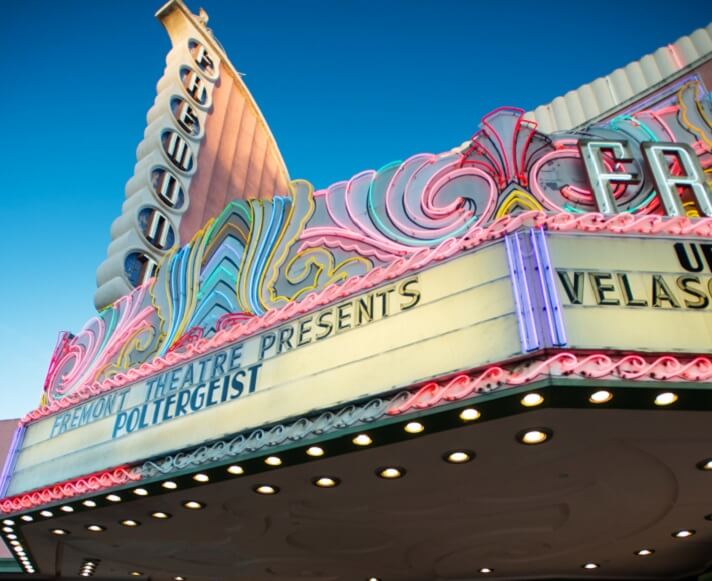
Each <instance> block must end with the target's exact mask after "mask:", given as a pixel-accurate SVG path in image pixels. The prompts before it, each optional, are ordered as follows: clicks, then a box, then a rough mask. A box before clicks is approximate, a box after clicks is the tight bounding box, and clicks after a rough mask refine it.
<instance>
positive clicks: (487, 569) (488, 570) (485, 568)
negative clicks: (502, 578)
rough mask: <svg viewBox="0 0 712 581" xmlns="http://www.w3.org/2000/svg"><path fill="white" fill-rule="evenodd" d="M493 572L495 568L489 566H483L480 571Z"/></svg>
mask: <svg viewBox="0 0 712 581" xmlns="http://www.w3.org/2000/svg"><path fill="white" fill-rule="evenodd" d="M493 572H494V569H490V568H489V567H482V569H480V573H485V574H487V573H493Z"/></svg>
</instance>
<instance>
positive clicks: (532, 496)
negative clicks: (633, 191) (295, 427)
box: [21, 382, 712, 581]
mask: <svg viewBox="0 0 712 581" xmlns="http://www.w3.org/2000/svg"><path fill="white" fill-rule="evenodd" d="M601 385H602V384H601V382H586V385H581V384H579V385H559V386H557V387H541V386H540V389H538V390H536V391H537V393H539V394H541V395H543V396H544V403H542V404H541V405H540V406H537V407H534V408H530V409H527V408H524V407H523V406H522V405H521V403H520V400H521V398H522V397H523V395H525V394H526V393H529V392H531V391H532V389H531V387H529V388H528V389H524V390H523V389H517V390H511V391H508V392H506V393H502V392H499V393H497V392H494V393H492V394H490V395H485V396H479V397H478V398H477V409H478V411H480V413H481V414H482V415H481V417H480V418H479V419H477V420H473V421H463V420H462V419H461V418H460V416H459V414H460V412H461V411H462V410H463V409H467V408H468V403H469V402H460V403H459V404H458V405H457V406H456V407H453V406H447V407H443V408H438V410H437V413H433V412H430V413H421V414H419V415H418V416H417V420H418V421H419V422H420V423H421V424H422V425H423V426H424V428H425V429H424V431H422V432H421V433H419V434H409V433H407V432H405V431H404V426H405V425H406V423H407V422H409V421H413V419H414V418H416V416H414V415H412V414H411V415H409V416H408V418H407V420H406V419H404V418H401V417H397V418H389V419H388V420H385V421H382V422H379V423H377V424H375V425H373V426H369V429H368V430H367V431H366V433H368V434H369V436H370V437H371V438H372V439H373V444H371V445H370V446H366V447H358V446H355V445H353V444H352V443H351V440H352V438H353V436H354V435H356V434H358V433H361V432H362V431H363V430H364V428H363V427H361V432H359V431H358V430H356V431H353V430H350V431H348V432H346V431H341V432H339V433H337V434H336V435H334V434H332V435H331V439H329V440H324V439H319V438H317V439H312V440H310V441H308V442H301V443H300V444H299V445H292V446H291V447H290V446H285V447H282V448H280V449H272V450H271V451H269V452H267V453H264V454H261V455H254V456H253V457H252V458H251V459H247V460H246V461H245V462H241V466H242V467H243V468H244V470H245V473H244V474H243V475H238V476H234V475H230V474H228V473H227V472H226V468H227V464H223V465H219V464H212V465H203V466H202V467H200V469H198V468H193V469H192V470H185V471H183V472H182V473H178V474H176V473H174V474H172V475H171V476H170V477H169V478H170V479H171V480H172V481H174V482H176V483H177V484H178V488H177V490H174V491H166V490H165V489H164V488H162V487H161V485H160V483H161V482H163V481H165V480H166V477H164V478H162V479H156V480H154V481H153V482H151V483H148V484H146V483H142V484H141V486H142V487H143V488H145V489H146V490H147V491H148V492H149V494H148V496H145V497H137V496H136V495H135V494H134V493H132V489H133V488H135V485H134V487H133V488H129V489H123V490H114V491H113V492H114V493H115V494H118V495H119V496H120V497H121V498H122V501H121V502H117V503H112V502H109V501H107V500H106V499H105V496H106V493H104V494H102V495H99V496H97V497H93V498H94V499H95V500H96V502H97V503H98V506H97V507H96V508H93V509H86V508H84V507H82V505H81V504H80V502H79V501H78V500H76V501H73V502H69V503H65V504H69V505H71V506H73V507H76V509H75V511H74V512H73V513H71V514H65V513H62V512H61V510H59V507H58V506H54V507H49V508H50V510H51V511H52V512H53V514H54V516H53V517H52V518H47V519H45V518H42V517H41V516H40V515H39V513H37V514H35V513H32V514H34V515H35V521H33V522H31V523H23V526H22V527H21V533H22V536H23V537H24V539H25V541H26V544H27V545H30V546H32V548H33V558H34V559H35V561H36V566H37V569H38V573H40V575H38V576H36V578H50V577H52V578H54V577H53V576H55V575H58V576H60V577H61V578H63V579H65V578H66V579H71V578H74V577H76V578H79V576H78V575H79V572H80V569H81V567H82V564H83V563H84V562H85V561H86V560H93V561H97V562H98V565H97V567H96V569H95V574H94V576H95V577H97V578H103V579H128V578H150V579H155V580H163V579H166V580H168V579H173V578H175V577H176V576H180V577H184V578H185V579H190V580H206V581H207V580H209V579H216V578H220V579H250V580H264V581H268V580H270V581H272V580H274V581H277V580H279V581H287V580H298V579H316V580H330V581H336V580H339V581H341V580H344V581H346V580H353V579H364V580H365V579H369V578H370V577H376V578H378V579H383V580H388V581H390V580H403V581H405V580H408V581H417V580H423V581H425V580H432V579H442V580H465V579H479V578H483V577H487V578H489V577H492V578H498V579H531V578H541V576H542V575H545V576H546V578H548V579H550V578H562V579H569V578H571V579H573V578H598V579H686V578H688V577H689V578H691V577H693V576H694V575H696V574H699V573H700V572H701V571H704V570H705V567H707V566H709V564H710V552H709V546H710V543H712V521H710V520H706V519H705V516H706V515H709V514H710V512H712V505H711V504H710V502H709V474H708V473H706V472H705V471H702V470H700V469H698V467H697V464H698V463H699V462H700V461H701V460H702V459H704V458H706V457H707V456H708V455H709V450H710V448H711V447H712V437H711V436H710V432H709V419H708V417H707V414H705V413H703V412H699V411H695V409H696V408H697V409H702V408H703V407H704V405H705V403H706V401H707V398H708V396H706V395H705V394H704V391H703V390H700V389H689V386H688V389H687V390H684V389H682V390H677V393H678V394H679V395H680V399H679V401H678V402H676V404H675V406H674V407H675V408H676V409H660V408H656V407H655V405H654V404H653V403H652V402H653V399H654V397H655V396H656V394H658V393H660V391H661V390H660V389H659V388H657V387H654V386H652V385H651V387H649V388H647V387H645V388H644V387H640V386H638V387H634V386H630V387H621V386H620V385H618V386H617V387H616V388H615V389H614V388H609V389H610V390H611V393H613V394H614V397H613V399H612V400H611V401H610V402H608V403H606V404H598V405H594V404H591V403H589V402H588V399H587V398H588V397H589V396H590V394H591V393H592V391H595V390H596V389H599V388H600V387H601ZM666 387H667V389H671V388H673V389H676V388H675V387H674V386H671V385H669V384H668V385H667V386H666ZM532 428H542V429H546V430H550V431H551V434H552V435H551V437H550V439H549V440H548V441H546V442H544V443H541V444H537V445H525V444H522V443H520V442H519V441H517V435H518V434H520V433H521V432H522V431H524V430H529V429H532ZM314 445H318V446H320V447H321V448H322V449H323V450H324V452H325V454H324V456H322V457H321V458H310V457H309V456H308V455H307V454H306V452H305V451H306V450H307V448H308V447H310V446H314ZM460 450H465V451H468V452H470V453H473V459H472V460H471V461H470V462H466V463H463V464H452V463H449V462H447V461H445V459H444V455H445V454H447V453H449V452H452V451H460ZM268 455H272V456H278V457H280V459H282V461H283V464H282V465H281V466H279V467H275V468H272V467H269V466H266V465H265V463H264V460H265V458H266V457H267V456H268ZM390 466H395V467H400V468H402V469H404V470H405V472H404V476H403V477H402V478H399V479H393V480H387V479H383V478H380V477H378V476H377V474H376V472H377V471H378V470H379V469H380V468H383V467H390ZM196 473H201V474H206V475H208V477H209V478H210V481H209V482H207V483H204V484H199V483H196V482H195V481H194V480H193V476H194V475H195V474H196ZM322 476H329V477H332V478H335V479H338V481H339V482H340V483H339V485H338V486H336V487H333V488H319V487H317V486H315V485H314V484H313V481H314V479H316V478H319V477H322ZM261 484H269V485H271V486H276V487H278V488H279V492H278V493H277V494H275V495H271V496H267V495H260V494H258V493H256V492H255V490H254V489H255V487H256V486H258V485H261ZM188 500H197V501H200V502H202V503H204V504H205V508H204V509H201V510H189V509H186V508H183V507H182V503H183V502H185V501H188ZM155 511H164V512H166V513H168V514H170V515H172V518H170V519H167V520H166V519H164V520H160V519H155V518H152V516H151V513H153V512H155ZM124 519H133V520H136V521H139V522H140V526H137V527H126V526H122V525H121V524H120V521H121V520H124ZM92 524H98V525H100V526H102V527H106V530H105V531H103V532H91V531H89V530H87V529H86V527H87V526H89V525H92ZM57 528H60V529H63V530H66V531H68V533H69V534H67V535H63V536H57V535H55V534H52V532H51V531H52V530H53V529H57ZM688 529H690V530H694V531H695V534H694V535H693V536H691V537H689V538H676V537H674V536H673V533H675V532H676V531H679V530H688ZM644 548H647V549H651V550H654V553H653V554H651V555H648V556H638V555H636V554H635V552H636V551H639V550H640V549H644ZM586 563H595V564H597V565H599V567H598V568H597V569H584V568H582V566H583V565H585V564H586ZM483 568H490V569H492V570H493V571H494V572H493V573H491V574H488V573H483V572H480V571H481V569H483ZM134 571H136V572H140V573H142V576H141V577H139V576H136V577H132V576H131V572H134ZM43 576H46V577H43Z"/></svg>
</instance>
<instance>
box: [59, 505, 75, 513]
mask: <svg viewBox="0 0 712 581" xmlns="http://www.w3.org/2000/svg"><path fill="white" fill-rule="evenodd" d="M59 510H61V511H62V512H74V507H72V506H69V505H68V504H65V505H64V506H60V507H59Z"/></svg>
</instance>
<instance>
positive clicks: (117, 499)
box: [106, 494, 121, 502]
mask: <svg viewBox="0 0 712 581" xmlns="http://www.w3.org/2000/svg"><path fill="white" fill-rule="evenodd" d="M106 500H108V501H110V502H121V497H120V496H119V495H118V494H107V495H106Z"/></svg>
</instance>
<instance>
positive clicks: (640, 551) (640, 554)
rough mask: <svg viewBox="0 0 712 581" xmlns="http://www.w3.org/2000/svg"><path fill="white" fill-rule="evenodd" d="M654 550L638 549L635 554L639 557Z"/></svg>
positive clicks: (650, 553)
mask: <svg viewBox="0 0 712 581" xmlns="http://www.w3.org/2000/svg"><path fill="white" fill-rule="evenodd" d="M654 552H655V550H653V549H640V550H639V551H636V552H635V554H636V555H638V556H639V557H647V556H648V555H652V554H653V553H654Z"/></svg>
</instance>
